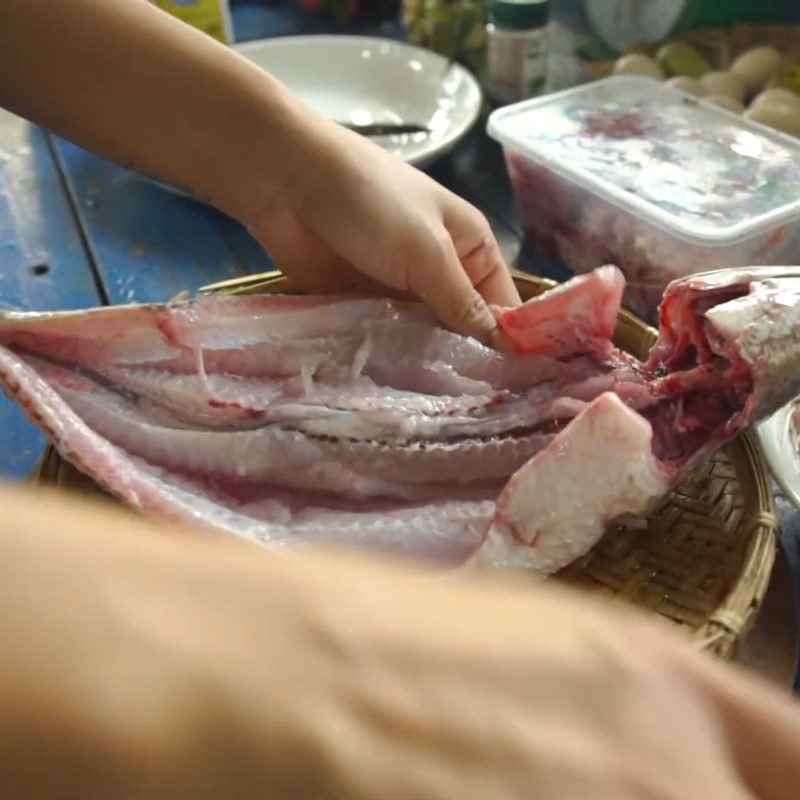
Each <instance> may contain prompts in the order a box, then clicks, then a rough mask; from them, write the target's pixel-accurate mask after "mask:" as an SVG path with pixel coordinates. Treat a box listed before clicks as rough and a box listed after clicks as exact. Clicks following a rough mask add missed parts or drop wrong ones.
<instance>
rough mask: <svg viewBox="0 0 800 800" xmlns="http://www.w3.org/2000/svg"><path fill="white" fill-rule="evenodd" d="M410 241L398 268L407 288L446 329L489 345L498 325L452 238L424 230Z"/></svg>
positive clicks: (443, 233) (448, 235)
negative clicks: (465, 269)
mask: <svg viewBox="0 0 800 800" xmlns="http://www.w3.org/2000/svg"><path fill="white" fill-rule="evenodd" d="M409 241H413V245H412V246H411V248H410V249H407V250H406V251H405V254H404V255H399V256H398V258H401V259H403V261H402V262H400V263H397V264H396V265H395V268H396V269H397V271H398V272H400V273H401V274H402V273H403V271H404V272H405V276H406V277H405V284H406V286H408V288H409V289H410V290H411V291H412V292H413V293H414V294H415V295H416V296H417V297H419V299H420V300H422V301H423V302H425V303H427V304H428V305H429V306H430V307H431V308H432V309H433V311H434V313H435V314H436V315H437V317H438V318H439V320H440V321H441V322H442V323H443V324H444V325H445V326H447V327H448V328H450V329H451V330H453V331H455V332H456V333H461V334H464V335H466V336H474V337H475V338H476V339H478V340H479V341H482V342H484V343H486V344H490V343H491V342H492V338H493V336H494V334H495V331H496V329H497V323H496V322H495V319H494V316H493V315H492V312H491V311H490V310H489V306H488V305H487V303H486V301H485V300H484V299H483V297H481V295H480V294H479V293H478V291H477V290H476V289H475V287H474V286H473V285H472V281H471V280H470V278H469V276H468V275H467V273H466V272H465V271H464V268H463V266H462V264H461V261H460V260H459V258H458V255H457V253H456V248H455V246H454V244H453V240H452V239H451V238H450V234H449V233H448V232H447V231H446V230H444V229H442V230H441V231H426V230H422V231H419V232H417V233H416V234H415V235H414V236H413V237H410V238H409Z"/></svg>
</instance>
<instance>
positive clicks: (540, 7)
mask: <svg viewBox="0 0 800 800" xmlns="http://www.w3.org/2000/svg"><path fill="white" fill-rule="evenodd" d="M549 18H550V0H492V2H491V4H490V5H489V22H491V23H492V24H494V25H497V27H498V28H503V29H505V30H511V31H524V30H528V29H530V28H541V27H542V26H543V25H545V24H547V20H548V19H549Z"/></svg>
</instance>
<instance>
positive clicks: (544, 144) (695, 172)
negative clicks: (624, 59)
mask: <svg viewBox="0 0 800 800" xmlns="http://www.w3.org/2000/svg"><path fill="white" fill-rule="evenodd" d="M488 132H489V135H490V136H492V137H493V138H494V139H496V140H497V141H499V142H500V143H502V144H503V145H504V146H505V147H507V148H509V149H512V150H515V151H517V152H519V153H523V154H525V155H526V156H528V157H529V158H531V159H532V160H533V161H535V162H537V163H539V164H542V165H544V166H546V167H547V168H548V169H551V170H552V171H553V172H555V173H557V174H559V175H561V176H563V177H564V178H566V179H568V180H571V181H573V182H574V183H575V184H578V185H580V186H582V187H583V188H584V189H586V190H587V191H589V192H591V193H592V194H594V195H597V196H599V197H602V198H604V199H606V200H608V201H609V202H612V203H614V204H615V205H617V206H619V207H620V208H622V209H625V210H626V211H629V212H630V213H631V214H634V215H635V216H637V217H639V218H641V219H643V220H645V221H647V222H649V223H651V224H653V225H656V226H658V227H659V228H661V229H663V230H666V231H667V232H668V233H671V234H673V235H676V236H679V237H680V238H682V239H684V240H686V241H689V242H693V243H697V244H706V245H720V244H726V243H729V242H732V241H736V240H740V239H744V238H747V237H749V236H751V235H756V234H758V233H762V232H764V231H768V230H770V229H772V228H775V227H777V226H779V225H782V224H784V223H786V222H788V221H791V220H794V219H800V141H798V140H797V139H794V138H793V137H790V136H788V135H786V134H782V133H779V132H777V131H773V130H771V129H770V128H767V127H765V126H763V125H760V124H758V123H756V122H751V121H750V120H745V119H743V118H742V117H739V116H738V115H736V114H733V113H731V112H730V111H727V110H725V109H723V108H720V107H718V106H715V105H713V104H712V103H708V102H706V101H702V100H698V98H695V97H692V96H691V95H688V94H685V93H684V92H680V91H678V90H676V89H673V88H672V87H670V86H666V85H665V84H663V83H659V82H658V81H654V80H652V79H650V78H644V77H639V76H632V75H631V76H629V75H620V76H616V77H613V78H606V79H605V80H601V81H596V82H595V83H590V84H587V85H585V86H579V87H577V88H574V89H568V90H566V91H563V92H558V93H556V94H551V95H546V96H544V97H539V98H536V99H533V100H527V101H525V102H522V103H517V104H515V105H512V106H507V107H505V108H501V109H498V110H497V111H495V112H494V113H492V115H491V116H490V117H489V123H488Z"/></svg>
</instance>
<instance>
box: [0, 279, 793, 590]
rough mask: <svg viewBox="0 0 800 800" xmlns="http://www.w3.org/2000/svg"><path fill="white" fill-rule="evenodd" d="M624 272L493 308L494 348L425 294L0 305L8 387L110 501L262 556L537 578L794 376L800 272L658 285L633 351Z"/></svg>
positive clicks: (651, 496) (1, 367) (639, 505)
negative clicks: (33, 309) (404, 299)
mask: <svg viewBox="0 0 800 800" xmlns="http://www.w3.org/2000/svg"><path fill="white" fill-rule="evenodd" d="M624 288H625V282H624V278H623V277H622V274H621V273H620V272H619V270H617V269H616V268H615V267H613V266H605V267H600V268H598V269H597V270H595V271H593V272H592V273H588V274H586V275H581V276H579V277H577V278H575V279H573V280H572V281H569V282H567V283H566V284H563V285H561V286H558V287H556V288H554V289H552V290H550V291H548V292H545V293H544V294H542V295H540V296H539V297H536V298H534V299H532V300H530V301H529V302H527V303H525V304H524V305H522V306H519V307H518V308H513V309H501V308H495V309H493V312H494V314H495V316H496V318H497V321H498V326H499V328H500V329H501V330H502V332H503V335H504V336H505V337H506V338H507V342H506V344H507V347H506V349H507V350H509V352H498V351H495V350H492V349H490V348H487V347H485V346H484V345H482V344H481V343H479V342H477V341H475V340H473V339H470V338H467V337H464V336H459V335H457V334H454V333H451V332H449V331H446V330H444V329H443V328H441V327H440V326H439V325H438V324H437V322H436V320H435V319H434V318H433V316H432V315H431V313H430V312H429V311H428V310H427V309H425V308H424V307H422V306H421V305H416V304H407V303H402V304H401V303H393V302H390V301H388V300H384V299H373V298H362V297H356V296H304V297H289V296H273V295H270V296H267V295H264V296H251V297H225V296H211V297H201V298H198V299H195V300H187V301H180V302H175V303H168V304H158V305H140V306H120V307H112V308H100V309H90V310H87V311H80V312H57V313H47V314H39V313H21V312H2V316H0V383H2V386H3V388H4V390H5V391H6V393H7V394H8V395H9V396H10V397H11V398H12V399H14V400H16V401H17V402H19V403H20V404H21V405H22V407H23V408H24V409H25V411H26V412H27V413H28V415H29V416H30V418H31V419H32V420H33V421H34V422H36V423H37V424H38V425H39V426H40V427H41V428H42V429H43V430H44V432H45V433H46V434H47V435H48V437H49V438H50V439H51V440H52V441H53V443H54V444H55V445H56V447H57V448H58V450H59V452H60V453H61V454H62V456H63V457H64V458H66V459H67V460H69V461H71V462H72V463H73V464H74V465H75V466H76V467H77V468H78V469H80V470H82V471H83V472H85V473H86V474H87V475H89V476H90V477H92V478H93V479H94V480H96V481H97V482H98V483H99V484H100V485H101V486H102V487H104V488H105V489H106V490H107V491H108V492H110V493H111V494H113V495H115V496H116V497H118V498H120V499H121V500H122V501H124V502H125V503H127V504H129V505H131V506H133V507H136V508H140V509H143V510H145V511H147V512H150V513H153V514H157V515H160V516H167V517H170V518H173V519H179V520H184V521H190V522H194V523H198V524H201V525H203V526H205V527H207V528H211V529H214V530H217V531H222V532H227V533H233V534H237V535H239V536H243V537H245V538H248V539H250V540H252V541H255V542H260V543H263V544H266V545H268V546H270V547H273V548H292V549H297V548H303V547H306V546H310V545H315V544H318V543H323V542H328V543H330V542H333V543H337V544H340V545H344V546H353V547H359V548H367V549H373V550H377V551H380V552H387V553H392V554H396V555H398V556H401V557H405V558H411V559H415V560H425V561H430V562H434V563H438V564H442V565H447V566H451V567H452V566H460V565H464V564H467V563H488V564H491V565H494V566H508V567H518V566H522V567H526V568H528V569H530V570H532V571H534V572H536V573H539V574H543V575H544V574H549V573H551V572H553V571H556V570H558V569H560V568H561V567H563V566H565V565H566V564H568V563H569V562H570V561H572V560H573V559H575V558H577V557H579V556H580V555H582V554H584V553H585V552H587V551H588V550H589V549H590V548H591V547H592V545H593V544H594V543H595V542H596V541H597V540H598V538H599V537H600V536H601V535H602V532H603V530H604V529H605V528H606V527H607V525H608V524H609V523H611V522H612V521H614V520H617V519H626V518H629V517H630V515H643V514H646V513H647V511H648V510H649V509H650V508H651V507H652V505H653V503H655V502H657V500H658V499H659V498H660V497H662V496H663V495H664V494H665V493H666V492H667V491H668V490H669V489H670V488H671V487H672V486H674V485H675V484H676V483H677V482H678V481H680V480H681V479H682V478H683V477H684V476H685V475H686V473H687V472H688V471H689V470H690V469H692V467H694V466H695V465H696V464H697V463H699V462H700V461H701V460H702V459H704V458H706V457H708V456H709V455H710V454H711V453H712V452H713V451H714V450H715V449H716V448H718V447H719V446H720V445H721V444H722V443H724V442H725V441H727V440H728V439H730V438H731V437H733V436H735V435H736V434H737V433H738V432H740V431H741V430H742V429H743V428H744V427H746V426H747V425H748V424H750V423H751V422H753V421H755V420H756V419H758V418H760V416H762V415H764V414H766V413H768V412H769V411H770V410H772V409H774V408H775V407H777V405H776V404H780V402H781V401H784V402H785V398H787V397H789V396H791V395H792V394H793V393H794V394H796V393H797V391H798V390H800V273H799V272H798V270H797V269H796V268H773V269H772V270H771V271H766V270H764V269H758V268H753V269H751V270H739V271H736V272H735V273H730V272H728V273H725V274H723V275H720V274H716V273H710V274H708V275H704V276H695V277H693V278H690V279H684V280H682V281H678V282H676V283H674V284H672V285H671V286H670V287H669V288H668V290H667V292H666V293H665V296H664V301H663V303H662V306H661V325H660V332H659V338H658V341H657V343H656V345H655V346H654V348H653V349H652V351H651V353H650V355H649V357H648V358H647V359H645V360H644V361H640V360H638V359H636V358H634V357H633V356H631V355H629V354H628V353H625V352H623V351H621V350H620V349H618V348H617V347H615V346H614V344H613V341H612V337H613V332H614V327H615V324H616V320H617V313H618V310H619V306H620V302H621V298H622V294H623V291H624Z"/></svg>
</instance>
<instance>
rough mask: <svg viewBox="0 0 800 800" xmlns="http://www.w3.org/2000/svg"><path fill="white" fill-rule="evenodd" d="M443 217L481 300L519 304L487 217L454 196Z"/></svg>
mask: <svg viewBox="0 0 800 800" xmlns="http://www.w3.org/2000/svg"><path fill="white" fill-rule="evenodd" d="M444 218H445V227H446V228H447V229H448V231H449V232H450V235H451V236H452V238H453V244H454V245H455V248H456V253H457V254H458V257H459V259H460V260H461V263H462V265H463V267H464V270H465V271H466V273H467V275H468V276H469V278H470V280H471V281H472V285H473V286H474V287H475V288H476V289H477V290H478V292H479V293H480V295H481V296H482V297H483V298H484V300H486V302H487V303H492V304H494V305H498V306H503V307H506V308H507V307H509V306H518V305H519V304H520V303H521V302H522V300H521V299H520V296H519V292H518V291H517V287H516V286H515V285H514V280H513V278H512V277H511V272H510V271H509V269H508V266H507V264H506V262H505V259H504V258H503V255H502V253H501V252H500V247H499V246H498V244H497V239H496V238H495V236H494V233H493V231H492V228H491V226H490V225H489V222H488V220H487V219H486V217H485V216H484V215H483V214H481V213H480V211H478V210H477V209H476V208H474V207H473V206H471V205H469V203H466V202H464V201H463V200H461V199H460V198H455V197H453V198H451V199H450V202H449V204H448V205H447V207H446V208H445V212H444Z"/></svg>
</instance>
